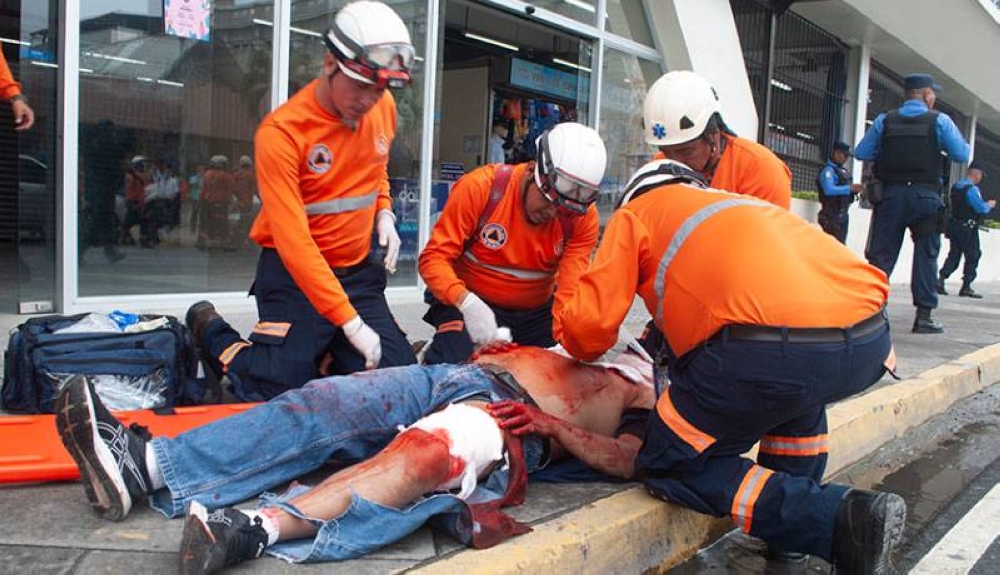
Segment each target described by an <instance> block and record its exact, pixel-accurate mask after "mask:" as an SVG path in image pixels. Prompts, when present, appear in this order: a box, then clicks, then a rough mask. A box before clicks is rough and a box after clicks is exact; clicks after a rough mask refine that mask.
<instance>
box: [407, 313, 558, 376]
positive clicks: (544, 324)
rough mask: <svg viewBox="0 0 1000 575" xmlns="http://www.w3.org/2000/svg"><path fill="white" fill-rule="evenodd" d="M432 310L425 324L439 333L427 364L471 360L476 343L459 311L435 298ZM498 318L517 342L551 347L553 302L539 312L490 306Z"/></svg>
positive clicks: (427, 355)
mask: <svg viewBox="0 0 1000 575" xmlns="http://www.w3.org/2000/svg"><path fill="white" fill-rule="evenodd" d="M427 299H430V300H431V301H430V305H431V307H430V309H428V310H427V313H425V314H424V321H425V322H427V323H429V324H430V325H432V326H434V328H435V330H436V332H435V333H434V339H433V340H431V343H430V347H428V348H427V353H425V354H424V363H425V364H427V365H433V364H436V363H462V362H464V361H466V360H468V359H469V356H471V355H472V351H473V350H474V349H475V344H473V343H472V338H470V337H469V332H468V331H466V330H465V322H464V321H463V319H462V312H460V311H458V308H456V307H454V306H450V305H445V304H443V303H441V302H439V301H438V300H437V299H434V298H433V297H428V298H427ZM486 305H489V306H490V309H492V310H493V313H494V314H495V315H496V318H497V325H498V326H500V327H507V328H510V333H511V336H512V337H513V339H514V343H517V344H520V345H534V346H538V347H552V346H553V345H555V344H556V342H555V340H554V339H552V300H551V299H550V300H549V301H548V302H547V303H546V304H545V305H543V306H542V307H540V308H536V309H526V310H509V309H503V308H500V307H497V306H494V305H491V304H489V303H487V304H486Z"/></svg>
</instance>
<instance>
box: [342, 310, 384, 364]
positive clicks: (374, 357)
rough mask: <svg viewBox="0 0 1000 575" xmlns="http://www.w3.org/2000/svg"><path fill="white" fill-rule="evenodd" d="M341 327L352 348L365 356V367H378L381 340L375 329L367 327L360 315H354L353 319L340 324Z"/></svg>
mask: <svg viewBox="0 0 1000 575" xmlns="http://www.w3.org/2000/svg"><path fill="white" fill-rule="evenodd" d="M341 329H343V330H344V335H346V336H347V340H348V341H350V342H351V345H353V346H354V349H356V350H358V351H359V352H361V355H363V356H364V357H365V369H374V368H376V367H378V364H379V362H380V361H382V340H381V339H380V338H379V336H378V334H377V333H375V330H373V329H372V328H370V327H368V324H366V323H365V322H364V320H363V319H361V316H360V315H357V316H354V319H352V320H351V321H349V322H347V323H345V324H344V325H343V326H341Z"/></svg>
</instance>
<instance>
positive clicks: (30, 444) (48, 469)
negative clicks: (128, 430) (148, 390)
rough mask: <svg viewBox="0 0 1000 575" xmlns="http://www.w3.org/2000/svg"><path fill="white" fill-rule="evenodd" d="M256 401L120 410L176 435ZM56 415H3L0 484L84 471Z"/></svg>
mask: <svg viewBox="0 0 1000 575" xmlns="http://www.w3.org/2000/svg"><path fill="white" fill-rule="evenodd" d="M255 405H257V404H256V403H232V404H223V405H197V406H190V407H176V408H174V413H173V414H171V415H158V414H156V413H154V412H153V411H152V410H149V409H140V410H136V411H116V412H114V414H115V417H117V418H118V419H119V420H121V422H122V423H123V424H125V425H126V426H128V425H131V424H132V423H138V424H139V425H144V426H146V427H148V428H149V432H150V433H152V434H153V436H154V437H156V436H166V437H174V436H175V435H178V434H180V433H182V432H184V431H187V430H188V429H192V428H195V427H198V426H200V425H204V424H206V423H211V422H212V421H215V420H217V419H222V418H223V417H228V416H230V415H234V414H236V413H239V412H241V411H246V410H247V409H250V408H251V407H254V406H255ZM55 417H56V416H55V415H0V484H2V483H25V482H31V481H67V480H73V479H78V478H79V477H80V471H79V470H78V469H77V468H76V463H74V462H73V458H71V457H70V456H69V453H67V452H66V448H64V447H63V444H62V440H60V439H59V432H58V431H56V421H55Z"/></svg>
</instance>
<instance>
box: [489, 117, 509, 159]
mask: <svg viewBox="0 0 1000 575" xmlns="http://www.w3.org/2000/svg"><path fill="white" fill-rule="evenodd" d="M506 143H507V123H506V122H505V121H503V120H502V119H499V118H498V119H496V120H493V128H492V132H491V133H490V161H489V162H488V163H490V164H503V163H504V162H506V161H507V160H506V156H505V154H504V151H503V147H504V145H505V144H506Z"/></svg>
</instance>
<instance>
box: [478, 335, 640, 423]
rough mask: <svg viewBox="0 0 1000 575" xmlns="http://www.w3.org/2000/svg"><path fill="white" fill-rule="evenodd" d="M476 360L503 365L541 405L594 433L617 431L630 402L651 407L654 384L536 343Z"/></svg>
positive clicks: (638, 405) (545, 409) (630, 404)
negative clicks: (642, 381) (644, 382)
mask: <svg viewBox="0 0 1000 575" xmlns="http://www.w3.org/2000/svg"><path fill="white" fill-rule="evenodd" d="M474 361H476V362H477V363H492V364H496V365H500V366H502V367H504V368H505V369H506V370H507V371H509V372H510V373H511V374H512V375H513V376H514V377H515V378H517V381H518V382H519V383H520V384H521V386H522V387H524V389H525V391H527V392H528V394H529V395H531V397H532V399H534V400H535V401H536V402H537V403H538V406H539V407H540V408H541V409H542V411H544V412H546V413H548V414H550V415H555V416H557V417H559V418H561V419H564V420H566V421H568V422H569V423H572V424H573V425H575V426H577V427H579V428H581V429H583V430H585V431H590V432H592V433H597V434H600V435H606V436H613V435H614V433H615V430H617V429H618V425H619V422H620V421H621V416H622V413H623V412H624V411H625V410H626V409H629V408H642V409H652V408H653V404H654V401H655V400H654V394H653V388H652V386H651V385H646V384H637V383H633V382H631V381H629V380H628V379H626V378H624V377H622V376H621V375H620V374H618V373H617V372H616V371H614V370H611V369H606V368H602V367H596V366H592V365H587V364H583V363H580V362H578V361H576V360H573V359H569V358H567V357H564V356H561V355H558V354H555V353H552V352H550V351H546V350H544V349H541V348H536V347H518V348H514V349H511V350H508V351H504V352H502V353H495V354H488V355H483V356H480V357H479V358H477V359H476V360H474Z"/></svg>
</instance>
